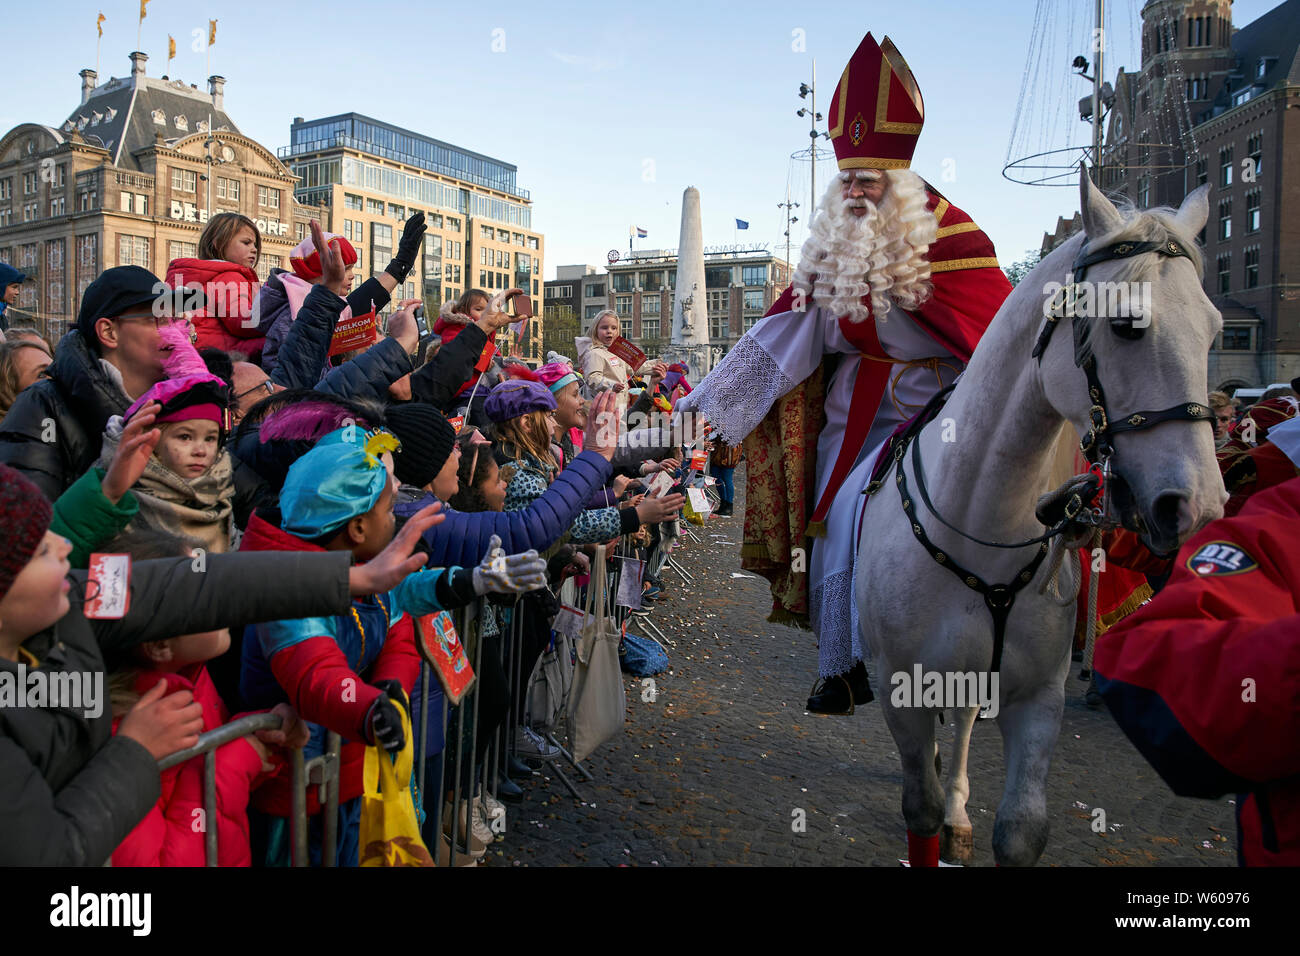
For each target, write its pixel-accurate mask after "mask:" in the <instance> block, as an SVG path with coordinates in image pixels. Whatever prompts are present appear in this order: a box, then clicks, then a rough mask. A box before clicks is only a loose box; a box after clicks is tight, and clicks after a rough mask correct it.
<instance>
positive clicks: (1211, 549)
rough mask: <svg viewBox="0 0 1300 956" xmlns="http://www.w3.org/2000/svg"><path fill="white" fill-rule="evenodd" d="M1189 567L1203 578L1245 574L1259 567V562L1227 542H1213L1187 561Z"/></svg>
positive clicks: (1203, 546) (1202, 547)
mask: <svg viewBox="0 0 1300 956" xmlns="http://www.w3.org/2000/svg"><path fill="white" fill-rule="evenodd" d="M1187 567H1188V568H1190V569H1191V570H1192V571H1195V572H1196V573H1197V574H1200V575H1202V576H1206V575H1211V574H1244V573H1245V572H1247V571H1254V570H1255V569H1256V568H1258V567H1259V562H1258V561H1256V560H1255V559H1254V558H1252V557H1251V556H1250V555H1249V554H1247V553H1246V552H1245V551H1243V550H1242V549H1241V548H1239V547H1237V546H1236V545H1235V544H1230V543H1229V542H1227V541H1211V542H1209V543H1208V544H1205V545H1202V546H1201V549H1200V550H1199V551H1197V552H1196V553H1195V554H1194V555H1192V556H1191V557H1190V558H1188V559H1187Z"/></svg>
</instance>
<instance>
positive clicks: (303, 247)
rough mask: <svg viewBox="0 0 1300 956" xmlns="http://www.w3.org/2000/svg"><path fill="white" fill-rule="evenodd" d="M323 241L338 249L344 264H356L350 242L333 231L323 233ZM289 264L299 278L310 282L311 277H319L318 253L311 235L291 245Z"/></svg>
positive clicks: (354, 251) (355, 257) (354, 250)
mask: <svg viewBox="0 0 1300 956" xmlns="http://www.w3.org/2000/svg"><path fill="white" fill-rule="evenodd" d="M325 241H326V242H327V243H331V244H333V245H334V246H335V247H336V248H337V249H338V251H339V255H341V256H342V257H343V264H344V265H345V266H352V265H356V262H357V250H356V249H355V248H353V246H352V243H350V242H348V240H346V239H344V238H343V237H342V236H340V235H338V234H337V233H333V232H327V233H325ZM289 265H290V266H291V267H292V268H293V273H294V275H296V276H297V277H298V278H299V279H303V280H305V281H307V282H311V281H312V280H313V279H319V278H320V276H321V267H320V253H319V252H318V251H317V250H316V243H314V242H312V239H311V236H308V237H307V238H306V239H304V240H303V241H302V242H300V243H298V245H296V246H294V247H293V251H292V252H290V253H289Z"/></svg>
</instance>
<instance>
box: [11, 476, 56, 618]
mask: <svg viewBox="0 0 1300 956" xmlns="http://www.w3.org/2000/svg"><path fill="white" fill-rule="evenodd" d="M53 513H54V508H53V506H52V505H51V504H50V502H49V499H48V498H46V497H45V496H44V495H43V494H41V490H40V489H39V488H37V487H36V486H35V485H34V484H32V483H31V482H30V481H28V480H27V478H25V477H23V475H22V474H21V473H19V472H17V471H15V470H14V469H12V468H10V467H9V466H8V465H0V527H3V528H4V536H3V544H0V598H3V597H4V596H5V595H6V594H8V593H9V589H10V588H11V587H13V583H14V578H16V577H18V575H19V573H20V572H21V571H22V569H23V568H25V567H27V562H29V561H30V560H31V559H32V555H33V554H35V553H36V549H37V548H38V547H39V546H40V543H41V539H42V538H44V537H45V532H46V531H47V530H48V529H49V527H50V518H51V516H52V515H53Z"/></svg>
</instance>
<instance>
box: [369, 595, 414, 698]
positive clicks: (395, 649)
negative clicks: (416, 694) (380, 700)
mask: <svg viewBox="0 0 1300 956" xmlns="http://www.w3.org/2000/svg"><path fill="white" fill-rule="evenodd" d="M419 673H420V652H419V650H418V649H417V648H416V646H415V618H413V617H411V615H410V614H403V615H402V617H401V619H400V620H399V621H398V622H397V623H396V624H394V625H393V626H392V627H390V628H389V629H388V636H387V637H385V638H384V646H383V648H381V649H380V651H379V656H378V657H376V658H375V663H374V664H373V665H372V666H371V669H370V681H371V683H378V682H379V681H381V680H395V681H397V682H398V683H399V684H401V685H402V690H404V691H406V696H407V697H410V696H411V688H413V687H414V686H415V678H416V677H417V676H419Z"/></svg>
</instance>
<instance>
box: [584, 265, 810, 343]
mask: <svg viewBox="0 0 1300 956" xmlns="http://www.w3.org/2000/svg"><path fill="white" fill-rule="evenodd" d="M710 248H711V247H709V246H705V247H704V283H705V305H706V308H707V313H708V320H709V341H710V343H711V344H712V346H713V347H714V348H715V349H721V354H723V355H725V354H726V353H727V352H728V351H730V349H731V347H732V346H733V345H735V344H736V342H737V340H739V339H740V337H741V336H742V335H744V334H745V332H746V331H748V330H749V329H750V328H751V327H753V325H754V323H755V322H757V321H758V320H759V319H761V318H762V317H763V313H764V312H766V311H767V309H768V307H769V306H771V304H772V303H773V302H775V301H776V299H777V297H778V296H779V295H780V294H781V292H782V290H784V289H785V287H786V286H787V285H789V283H790V274H791V269H790V265H789V263H787V262H786V261H785V260H783V259H778V258H777V257H776V256H775V255H774V254H772V253H771V252H769V251H767V250H766V249H760V248H744V247H739V246H722V247H713V251H710ZM608 276H609V292H608V295H607V300H606V301H607V305H606V306H605V308H610V309H613V310H614V311H615V312H617V313H618V316H619V322H620V324H621V326H622V334H623V336H624V337H625V338H629V339H631V340H632V341H634V342H636V343H637V344H638V345H639V346H641V348H642V349H644V350H645V351H646V353H647V354H649V355H651V356H653V355H655V354H656V353H658V352H659V351H661V350H662V349H664V348H666V347H667V345H668V343H669V341H670V340H671V337H672V317H673V294H674V293H673V288H674V286H676V284H677V251H676V250H675V249H670V250H661V249H652V250H648V251H646V252H636V253H633V254H631V255H630V256H628V258H626V259H620V260H619V261H618V262H616V263H614V264H613V265H611V266H610V267H609V272H608Z"/></svg>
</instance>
